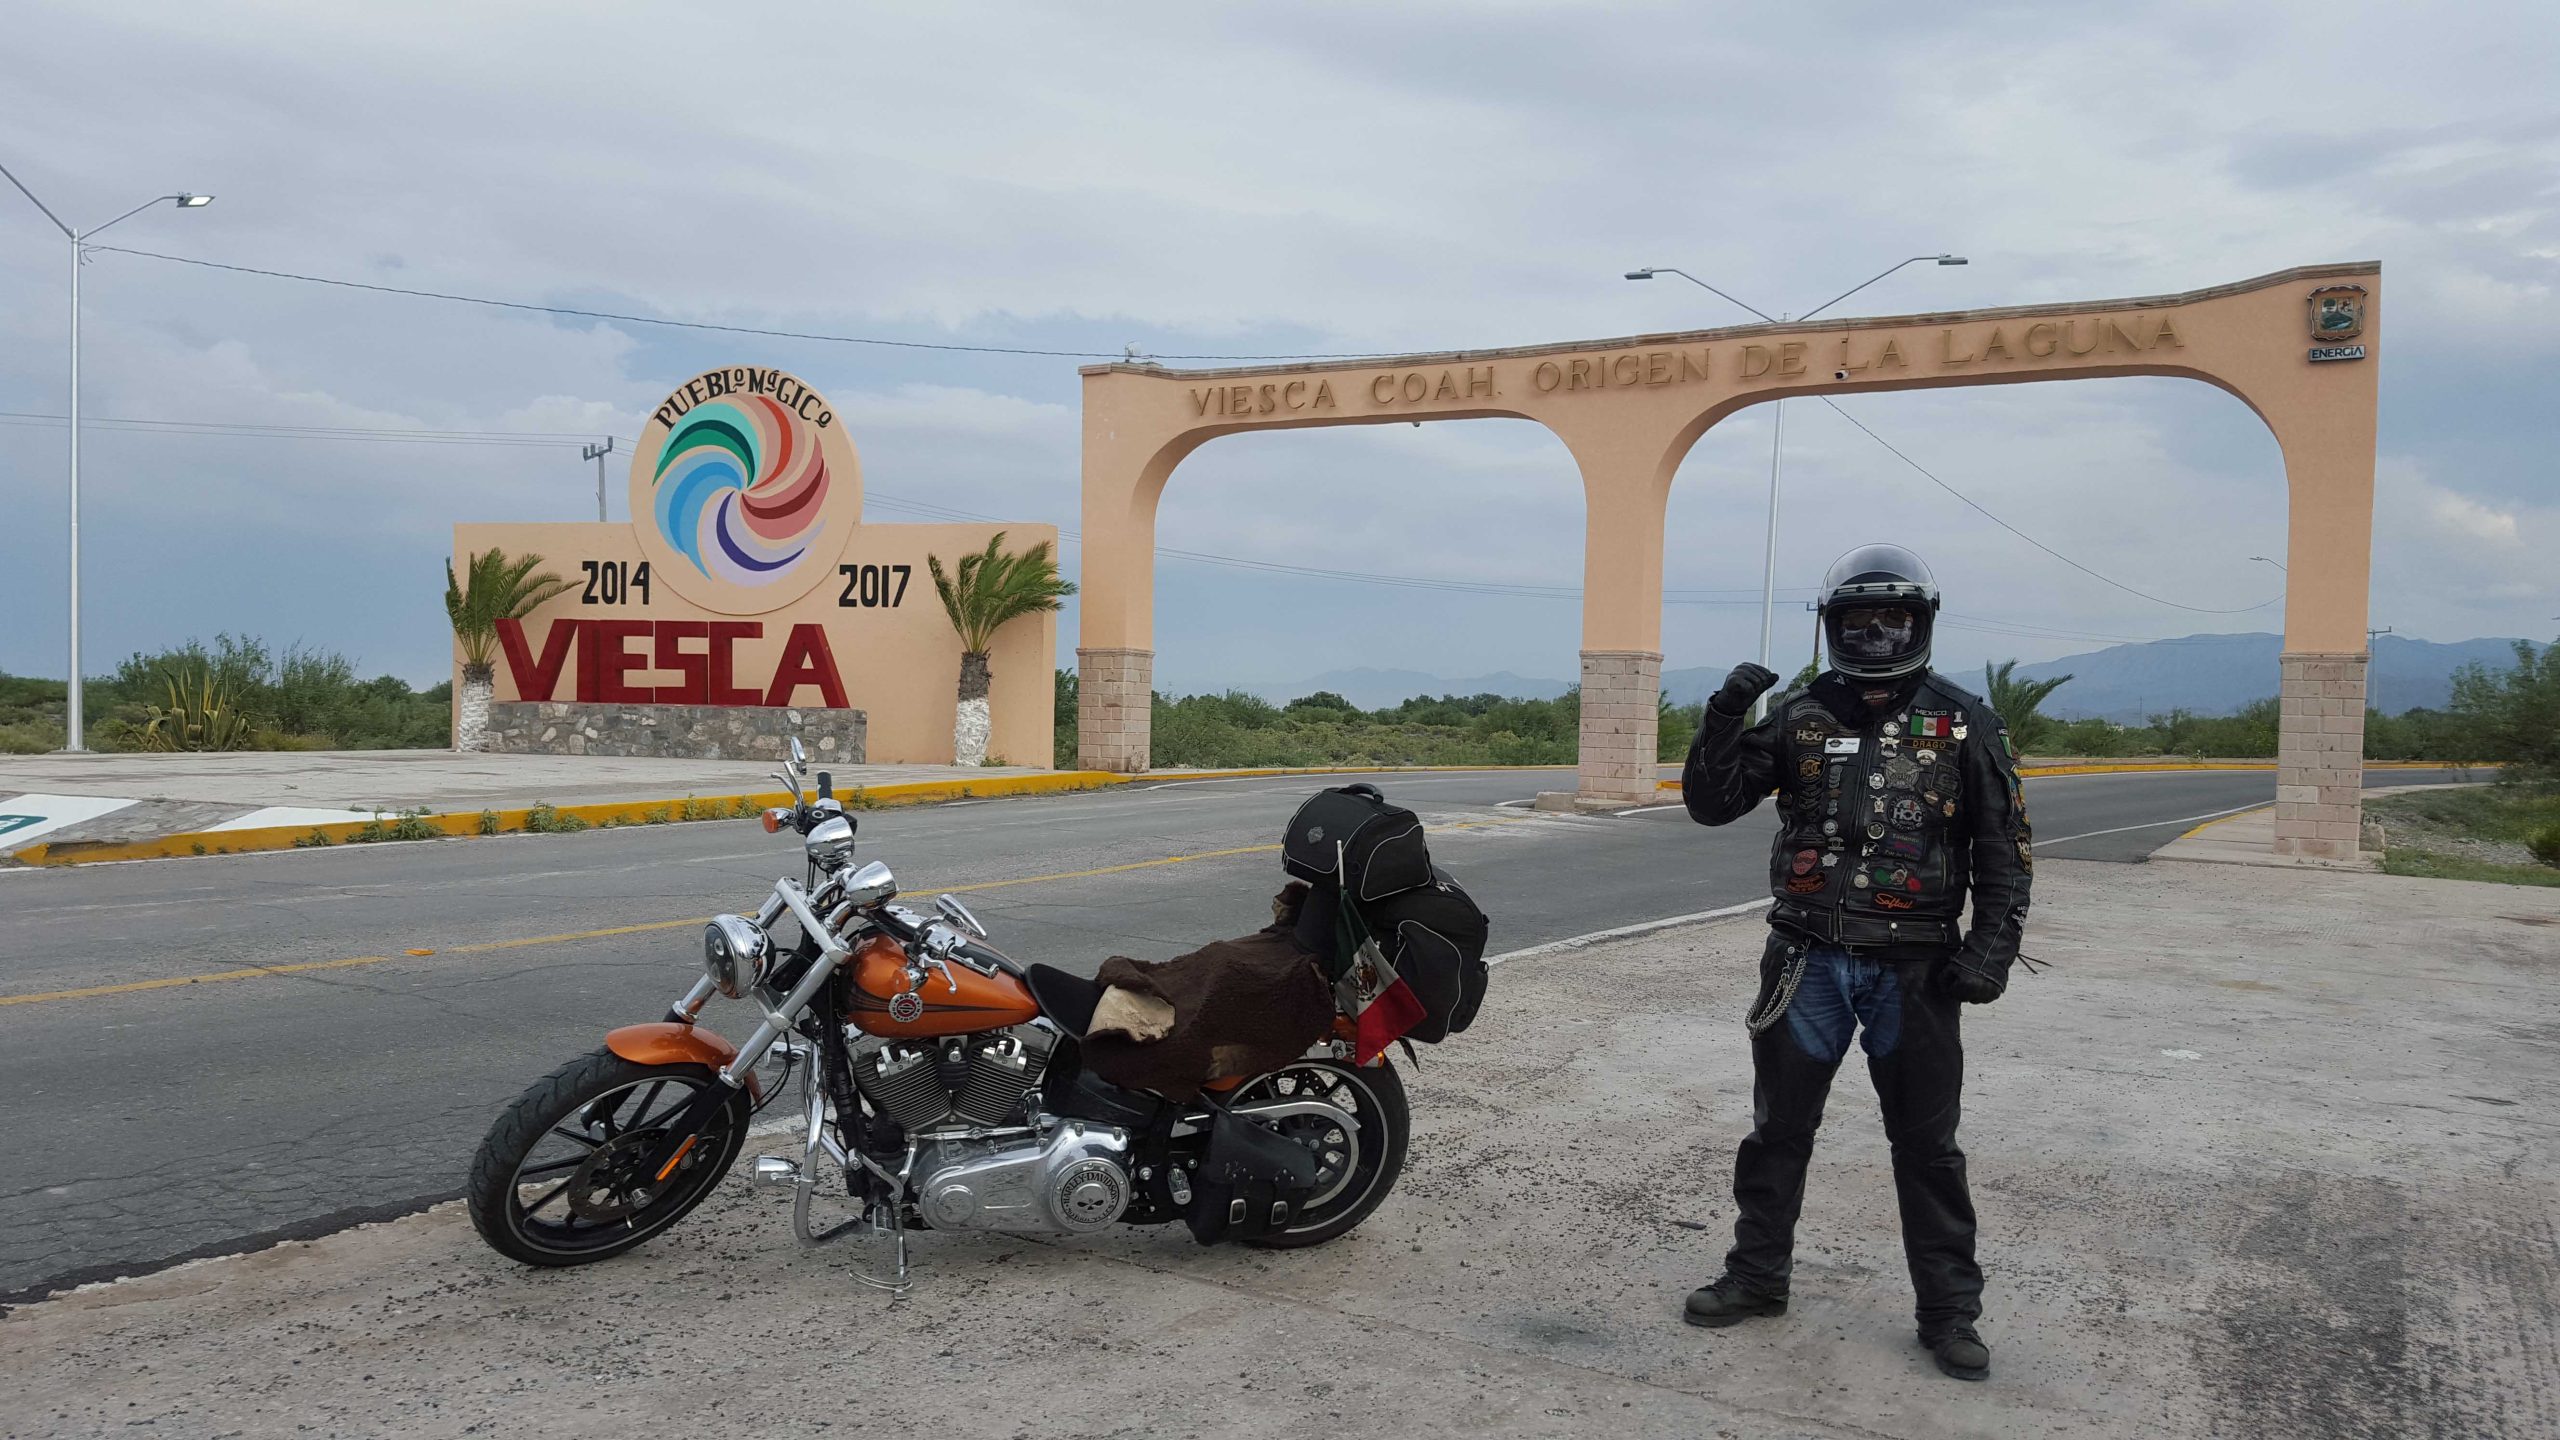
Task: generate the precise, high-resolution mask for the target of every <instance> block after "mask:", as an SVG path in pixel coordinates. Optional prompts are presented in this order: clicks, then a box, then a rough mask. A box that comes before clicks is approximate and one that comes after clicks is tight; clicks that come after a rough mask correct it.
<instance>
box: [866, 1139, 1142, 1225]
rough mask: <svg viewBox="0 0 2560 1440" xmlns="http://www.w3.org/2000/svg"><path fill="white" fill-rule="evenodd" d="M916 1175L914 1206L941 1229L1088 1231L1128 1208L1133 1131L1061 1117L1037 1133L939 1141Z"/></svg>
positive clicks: (919, 1161) (922, 1157) (920, 1158)
mask: <svg viewBox="0 0 2560 1440" xmlns="http://www.w3.org/2000/svg"><path fill="white" fill-rule="evenodd" d="M916 1174H917V1176H918V1179H917V1180H916V1208H917V1209H918V1210H919V1211H920V1212H922V1214H923V1215H924V1219H925V1223H926V1224H928V1225H931V1226H932V1227H933V1228H935V1229H936V1230H1030V1231H1043V1232H1055V1231H1064V1232H1066V1233H1069V1234H1083V1233H1085V1232H1087V1231H1092V1230H1100V1229H1103V1228H1105V1227H1106V1226H1108V1225H1110V1224H1111V1223H1112V1222H1113V1221H1116V1220H1118V1219H1119V1218H1120V1215H1121V1212H1122V1211H1125V1210H1127V1209H1128V1208H1129V1191H1130V1184H1129V1137H1128V1133H1127V1132H1126V1131H1123V1130H1119V1129H1116V1128H1114V1129H1104V1128H1100V1127H1096V1126H1088V1125H1086V1124H1085V1123H1084V1122H1083V1121H1080V1120H1064V1121H1060V1122H1058V1124H1057V1126H1056V1128H1054V1129H1052V1130H1051V1131H1050V1132H1049V1133H1048V1134H1047V1135H1046V1136H1044V1137H1041V1138H1038V1139H1022V1140H1012V1141H997V1140H971V1139H965V1138H954V1139H946V1140H934V1141H930V1142H928V1143H927V1144H926V1145H925V1147H924V1149H923V1150H922V1151H921V1152H920V1153H919V1154H918V1155H917V1156H916Z"/></svg>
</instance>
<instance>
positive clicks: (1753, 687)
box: [1708, 660, 1778, 715]
mask: <svg viewBox="0 0 2560 1440" xmlns="http://www.w3.org/2000/svg"><path fill="white" fill-rule="evenodd" d="M1777 683H1778V672H1777V671H1775V670H1772V669H1770V668H1769V667H1768V666H1766V665H1754V664H1752V663H1751V662H1750V661H1748V660H1745V661H1743V662H1742V663H1741V664H1739V665H1736V666H1734V667H1733V673H1732V674H1730V675H1727V676H1725V677H1724V688H1723V689H1721V690H1718V691H1717V692H1716V693H1715V697H1714V699H1712V700H1711V701H1709V702H1708V703H1710V704H1712V705H1714V706H1715V707H1716V708H1717V709H1718V710H1721V711H1723V712H1724V713H1726V714H1727V715H1739V714H1741V713H1743V712H1744V711H1746V710H1749V709H1750V708H1751V702H1752V701H1754V700H1757V699H1759V698H1760V697H1761V696H1762V695H1763V694H1765V693H1767V691H1768V689H1769V687H1770V686H1772V685H1775V684H1777Z"/></svg>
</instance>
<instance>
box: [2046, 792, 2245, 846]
mask: <svg viewBox="0 0 2560 1440" xmlns="http://www.w3.org/2000/svg"><path fill="white" fill-rule="evenodd" d="M2266 808H2267V802H2265V801H2263V800H2260V801H2258V802H2256V803H2255V804H2250V805H2234V806H2232V807H2231V808H2230V809H2228V810H2216V811H2213V812H2212V813H2211V814H2207V815H2189V816H2187V817H2186V818H2184V819H2182V820H2152V821H2148V822H2146V823H2144V824H2141V825H2118V826H2117V827H2115V828H2114V829H2112V830H2083V831H2081V832H2080V833H2079V834H2077V835H2056V836H2054V837H2053V838H2052V839H2046V838H2045V837H2044V836H2042V835H2039V836H2037V837H2036V840H2035V843H2036V844H2037V845H2039V846H2042V845H2064V844H2068V843H2070V842H2071V841H2074V840H2088V839H2091V838H2094V837H2096V836H2099V835H2122V834H2123V833H2125V832H2126V831H2128V830H2157V829H2159V828H2160V827H2161V826H2163V825H2193V824H2195V823H2196V822H2197V821H2199V820H2219V819H2221V818H2222V817H2223V816H2225V815H2237V814H2239V813H2240V812H2241V811H2243V810H2264V809H2266Z"/></svg>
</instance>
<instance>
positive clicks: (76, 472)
mask: <svg viewBox="0 0 2560 1440" xmlns="http://www.w3.org/2000/svg"><path fill="white" fill-rule="evenodd" d="M0 178H5V179H7V180H8V182H9V183H10V184H11V185H14V186H16V187H17V189H18V193H19V194H21V195H24V196H26V197H27V199H28V200H30V201H32V202H33V203H34V205H35V207H36V208H37V209H38V210H41V211H43V212H44V218H46V219H47V220H50V221H52V222H53V228H55V229H57V230H59V231H61V232H62V236H63V238H64V239H66V240H68V241H70V242H71V531H70V551H71V635H70V641H71V664H70V671H71V673H70V674H69V676H68V677H66V683H65V685H64V687H63V705H62V735H63V740H62V748H63V749H64V750H66V751H70V752H72V753H74V754H77V753H78V752H80V751H82V750H85V749H87V748H89V747H88V744H87V737H88V727H87V724H86V721H85V718H84V714H83V700H82V696H83V688H82V684H81V679H80V266H81V264H82V262H83V260H84V259H85V258H86V255H87V246H88V240H89V237H90V236H92V235H95V234H97V233H98V232H99V231H101V230H104V229H106V228H107V226H109V225H120V224H122V223H124V222H125V221H127V220H130V219H132V218H133V217H134V216H136V215H139V214H141V213H142V212H143V211H145V210H148V209H150V208H151V207H152V206H154V205H157V204H159V203H161V202H162V201H164V200H165V201H167V202H168V203H170V204H172V205H175V206H177V207H178V208H179V209H181V210H201V209H203V208H204V207H205V206H207V205H210V204H212V203H213V197H212V196H210V195H198V194H195V193H194V192H192V191H181V192H180V193H178V194H175V195H154V196H152V197H151V198H150V199H148V200H145V201H143V202H142V203H141V204H139V205H136V206H134V207H133V208H132V209H130V210H127V211H126V212H124V213H123V214H121V215H119V216H117V217H116V218H115V219H113V220H109V221H107V222H105V223H104V224H99V225H92V226H90V227H89V228H88V229H86V230H74V229H72V228H71V227H70V226H68V225H66V224H64V223H63V222H62V217H61V216H59V215H56V214H54V213H53V207H52V206H50V205H47V204H45V203H44V202H43V201H41V200H37V199H36V192H34V191H33V190H30V189H28V188H27V186H26V182H25V181H23V180H20V179H19V178H18V177H17V176H15V175H11V174H10V173H9V171H8V169H7V168H6V167H0Z"/></svg>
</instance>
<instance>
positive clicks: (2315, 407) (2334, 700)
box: [2260, 361, 2378, 860]
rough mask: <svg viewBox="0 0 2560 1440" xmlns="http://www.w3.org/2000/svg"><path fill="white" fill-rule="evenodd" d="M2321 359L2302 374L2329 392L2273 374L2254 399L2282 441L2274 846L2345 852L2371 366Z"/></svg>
mask: <svg viewBox="0 0 2560 1440" xmlns="http://www.w3.org/2000/svg"><path fill="white" fill-rule="evenodd" d="M2320 369H2321V370H2322V371H2323V372H2324V373H2321V374H2319V375H2317V376H2316V377H2311V376H2305V377H2303V378H2304V379H2306V380H2307V379H2312V378H2316V379H2317V380H2318V381H2320V382H2321V383H2322V386H2323V387H2324V389H2325V392H2326V393H2320V392H2314V391H2311V390H2310V389H2309V387H2308V386H2300V385H2297V386H2294V387H2286V388H2278V387H2276V386H2268V387H2265V388H2266V389H2267V390H2268V391H2271V392H2272V393H2273V395H2274V397H2275V404H2273V405H2270V404H2267V403H2266V402H2265V401H2261V409H2260V413H2261V414H2262V415H2264V416H2265V418H2266V420H2267V424H2268V428H2269V429H2271V430H2273V431H2274V432H2275V436H2276V443H2277V445H2278V446H2279V447H2280V448H2281V449H2282V450H2283V452H2284V472H2285V488H2286V491H2287V497H2286V522H2285V547H2286V553H2285V606H2284V652H2283V655H2282V658H2281V659H2280V660H2279V662H2278V664H2279V667H2280V668H2279V674H2280V679H2279V682H2278V696H2277V701H2276V707H2277V725H2278V730H2277V736H2276V824H2275V846H2274V848H2275V853H2277V854H2279V855H2297V856H2306V857H2312V858H2318V859H2328V860H2352V859H2354V858H2355V857H2356V854H2357V851H2358V850H2359V849H2360V848H2361V846H2362V843H2363V830H2364V716H2365V704H2366V696H2365V674H2366V670H2367V668H2368V666H2369V664H2370V663H2371V638H2370V637H2369V636H2368V635H2367V634H2366V633H2365V627H2366V626H2367V625H2368V624H2370V623H2371V622H2370V618H2369V615H2370V611H2369V594H2370V589H2371V574H2372V568H2373V463H2374V440H2375V409H2376V404H2375V402H2376V400H2377V399H2378V396H2377V393H2376V392H2377V378H2378V368H2377V366H2376V365H2375V363H2374V362H2371V361H2367V362H2364V363H2362V364H2358V365H2354V366H2351V367H2348V368H2347V369H2346V371H2345V373H2337V372H2338V369H2339V367H2336V366H2323V367H2320ZM2340 392H2344V393H2343V394H2342V393H2340ZM2315 395H2316V397H2317V401H2318V403H2316V404H2315V403H2313V397H2314V396H2315ZM2341 401H2345V402H2346V403H2343V404H2342V403H2340V402H2341Z"/></svg>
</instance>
